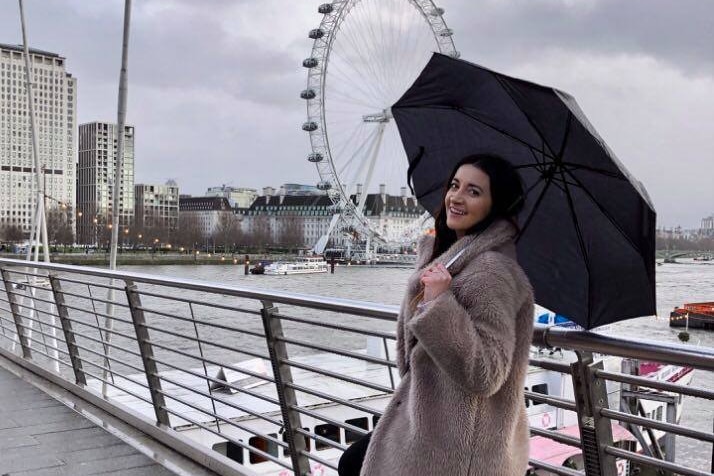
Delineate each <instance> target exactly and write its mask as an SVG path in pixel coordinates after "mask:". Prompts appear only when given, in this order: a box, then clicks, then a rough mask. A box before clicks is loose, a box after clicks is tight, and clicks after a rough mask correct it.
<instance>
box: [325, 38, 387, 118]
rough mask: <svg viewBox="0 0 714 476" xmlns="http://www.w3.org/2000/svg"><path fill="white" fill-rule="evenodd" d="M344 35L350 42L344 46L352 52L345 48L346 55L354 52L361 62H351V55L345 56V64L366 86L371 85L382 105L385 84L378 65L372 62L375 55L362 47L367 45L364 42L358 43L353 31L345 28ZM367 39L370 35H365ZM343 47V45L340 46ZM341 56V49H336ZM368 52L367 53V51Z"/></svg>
mask: <svg viewBox="0 0 714 476" xmlns="http://www.w3.org/2000/svg"><path fill="white" fill-rule="evenodd" d="M344 35H345V39H346V40H348V41H346V42H344V46H345V47H346V46H349V47H350V50H348V49H347V48H345V50H346V53H349V52H353V53H355V54H356V55H357V56H358V57H359V62H358V61H350V60H349V55H345V56H346V58H345V63H346V64H347V65H348V66H350V67H351V68H352V69H353V70H354V71H355V72H356V73H357V74H358V75H359V76H360V77H361V78H362V80H363V81H364V84H367V85H369V87H371V88H372V90H373V92H374V97H376V98H377V100H378V102H379V103H380V104H382V103H383V97H384V91H383V89H382V88H383V84H382V78H381V75H380V74H379V70H378V69H377V68H376V63H375V62H374V61H370V59H371V57H373V56H374V54H373V53H372V52H371V51H369V49H367V50H366V49H365V48H364V47H363V46H362V43H365V42H364V41H362V42H359V41H357V39H356V37H355V35H354V34H353V32H352V31H350V29H349V28H345V30H344ZM365 37H366V38H368V35H365ZM338 41H339V40H338ZM338 46H341V45H338ZM336 50H337V52H338V56H339V51H340V50H339V48H336ZM365 50H366V51H365ZM358 65H360V66H362V68H359V67H358Z"/></svg>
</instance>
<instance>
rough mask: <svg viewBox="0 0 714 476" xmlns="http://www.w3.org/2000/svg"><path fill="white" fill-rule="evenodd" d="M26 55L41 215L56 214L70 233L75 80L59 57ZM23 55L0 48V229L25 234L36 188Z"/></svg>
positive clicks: (17, 50)
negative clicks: (42, 201) (39, 171)
mask: <svg viewBox="0 0 714 476" xmlns="http://www.w3.org/2000/svg"><path fill="white" fill-rule="evenodd" d="M29 53H30V65H31V66H30V67H31V72H32V77H31V79H32V84H33V92H34V103H35V104H34V105H35V119H36V125H37V133H38V142H39V151H38V152H39V159H40V164H41V166H42V170H43V174H42V177H43V179H44V187H45V193H46V194H47V195H48V197H49V199H48V200H47V202H46V204H47V211H48V213H50V212H51V211H52V210H53V209H54V208H57V209H59V210H61V211H62V212H63V213H64V214H65V215H66V219H67V220H69V222H70V224H71V226H72V229H74V217H75V212H74V210H75V187H76V177H75V172H76V170H75V168H76V164H75V162H76V155H75V154H76V150H77V147H76V141H77V137H76V133H75V128H76V122H75V121H76V117H77V115H76V110H77V80H76V78H73V77H72V75H71V74H70V73H68V72H67V71H66V69H65V58H63V57H62V56H60V55H58V54H56V53H50V52H47V51H41V50H36V49H30V50H29ZM23 55H24V53H23V49H22V47H21V46H13V45H5V44H0V229H2V228H6V227H18V228H20V229H21V230H22V231H23V232H24V233H29V231H30V229H31V226H32V219H33V215H34V210H35V208H36V206H37V205H36V199H37V194H36V190H37V189H36V187H37V184H36V178H35V166H34V159H33V156H32V131H31V126H30V108H29V103H28V98H27V89H26V80H25V78H26V75H25V60H24V56H23Z"/></svg>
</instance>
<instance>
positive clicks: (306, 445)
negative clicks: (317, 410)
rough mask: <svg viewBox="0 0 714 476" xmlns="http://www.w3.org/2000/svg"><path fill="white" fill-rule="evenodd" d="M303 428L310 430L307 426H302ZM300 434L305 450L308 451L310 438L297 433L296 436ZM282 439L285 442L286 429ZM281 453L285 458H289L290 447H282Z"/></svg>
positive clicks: (286, 439) (286, 436) (286, 440)
mask: <svg viewBox="0 0 714 476" xmlns="http://www.w3.org/2000/svg"><path fill="white" fill-rule="evenodd" d="M303 430H305V431H307V432H309V431H310V429H309V428H303ZM301 436H302V437H303V439H304V440H305V451H310V438H308V437H307V436H305V435H297V437H298V438H300V437H301ZM283 441H284V442H285V443H287V442H288V432H287V431H286V432H284V433H283ZM283 455H285V457H286V458H289V457H290V448H288V447H285V448H283Z"/></svg>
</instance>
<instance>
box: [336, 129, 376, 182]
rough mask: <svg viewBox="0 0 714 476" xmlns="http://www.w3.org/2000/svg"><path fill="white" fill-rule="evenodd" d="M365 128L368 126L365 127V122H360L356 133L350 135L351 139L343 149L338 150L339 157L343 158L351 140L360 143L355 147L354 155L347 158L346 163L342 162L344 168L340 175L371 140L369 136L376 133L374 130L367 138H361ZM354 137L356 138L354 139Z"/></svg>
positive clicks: (340, 174) (339, 172) (339, 173)
mask: <svg viewBox="0 0 714 476" xmlns="http://www.w3.org/2000/svg"><path fill="white" fill-rule="evenodd" d="M365 129H366V128H365V124H364V122H360V127H357V128H356V129H355V133H354V134H353V135H352V136H351V137H350V140H348V141H347V142H345V144H344V147H343V148H342V150H341V151H340V152H338V154H337V159H338V160H339V159H340V158H342V157H344V156H345V152H346V151H347V146H348V145H350V143H351V142H357V143H359V144H360V145H359V146H357V147H356V148H355V151H354V152H353V153H352V156H351V157H350V158H349V159H347V160H346V161H345V162H344V164H342V168H341V169H340V170H339V171H338V175H339V176H342V174H343V173H345V170H346V169H347V167H348V166H349V165H350V163H351V162H352V161H353V160H354V158H355V157H356V156H357V155H358V154H359V151H360V150H361V149H362V148H363V147H364V144H365V142H367V141H368V140H369V136H370V135H371V134H373V133H374V131H372V132H370V133H369V134H368V135H367V138H366V139H364V140H361V139H362V137H361V136H362V135H363V134H364V132H365ZM352 139H354V140H352ZM340 163H341V161H340Z"/></svg>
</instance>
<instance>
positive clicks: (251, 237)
mask: <svg viewBox="0 0 714 476" xmlns="http://www.w3.org/2000/svg"><path fill="white" fill-rule="evenodd" d="M251 222H252V226H251V230H250V233H248V234H246V236H245V238H244V242H245V244H246V245H248V246H250V247H251V248H254V249H265V248H266V247H268V246H269V245H271V244H272V243H273V239H272V236H271V232H270V218H269V217H267V216H265V215H255V216H253V217H252V218H251Z"/></svg>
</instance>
